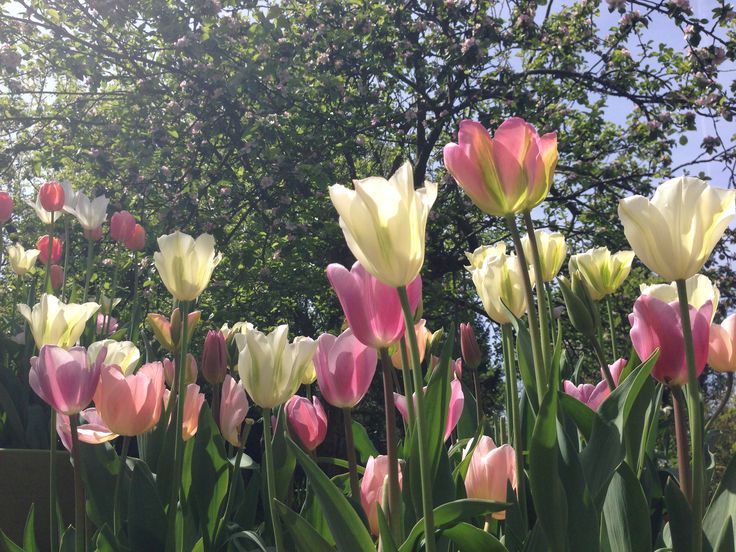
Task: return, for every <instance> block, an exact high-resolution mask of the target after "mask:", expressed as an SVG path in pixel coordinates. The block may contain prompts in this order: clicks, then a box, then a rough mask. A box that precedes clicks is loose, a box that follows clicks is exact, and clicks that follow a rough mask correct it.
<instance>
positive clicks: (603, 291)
mask: <svg viewBox="0 0 736 552" xmlns="http://www.w3.org/2000/svg"><path fill="white" fill-rule="evenodd" d="M633 260H634V252H633V251H619V252H618V253H614V254H613V255H611V252H610V251H609V250H608V248H607V247H597V248H595V249H590V250H588V251H586V252H585V253H580V254H578V255H573V256H572V257H570V262H569V264H568V269H569V270H570V275H571V276H572V274H573V273H575V272H577V273H578V274H579V275H580V278H581V279H582V281H583V282H584V283H585V287H586V288H588V293H590V297H591V299H593V300H594V301H598V300H600V299H602V298H603V297H605V296H606V295H610V294H611V293H613V292H614V291H616V290H617V289H618V288H619V287H621V284H623V283H624V280H626V278H627V277H628V275H629V272H631V261H633Z"/></svg>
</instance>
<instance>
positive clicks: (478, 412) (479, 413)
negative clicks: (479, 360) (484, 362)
mask: <svg viewBox="0 0 736 552" xmlns="http://www.w3.org/2000/svg"><path fill="white" fill-rule="evenodd" d="M470 373H471V375H472V376H473V392H474V393H475V419H476V420H477V421H478V425H480V424H481V421H482V419H483V407H482V406H481V402H480V401H481V399H480V376H479V375H478V369H477V368H475V369H473V370H471V371H470Z"/></svg>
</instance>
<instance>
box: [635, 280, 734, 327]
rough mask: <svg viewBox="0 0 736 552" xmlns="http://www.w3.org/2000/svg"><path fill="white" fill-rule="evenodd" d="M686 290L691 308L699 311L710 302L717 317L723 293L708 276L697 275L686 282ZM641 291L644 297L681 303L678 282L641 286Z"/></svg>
mask: <svg viewBox="0 0 736 552" xmlns="http://www.w3.org/2000/svg"><path fill="white" fill-rule="evenodd" d="M685 288H686V290H687V302H688V304H689V305H690V306H691V307H695V308H696V309H699V308H700V307H702V306H703V305H705V303H707V302H708V301H710V302H711V305H713V317H715V315H716V310H717V308H718V302H719V301H720V299H721V292H720V291H718V288H717V287H716V286H714V285H713V282H711V281H710V280H709V279H708V277H707V276H703V275H702V274H696V275H695V276H693V277H691V278H688V279H687V280H685ZM639 289H640V290H641V293H642V295H651V296H652V297H656V298H657V299H659V300H660V301H664V302H665V303H672V302H673V301H679V297H678V295H677V283H676V282H672V283H671V284H654V285H646V284H641V285H640V286H639ZM711 321H712V319H711Z"/></svg>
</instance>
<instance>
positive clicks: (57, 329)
mask: <svg viewBox="0 0 736 552" xmlns="http://www.w3.org/2000/svg"><path fill="white" fill-rule="evenodd" d="M99 308H100V305H98V304H97V303H84V304H82V305H77V304H74V303H70V304H68V305H67V304H64V303H62V302H61V301H59V299H57V298H56V297H54V296H53V295H48V294H46V293H44V294H43V295H41V301H40V302H39V303H36V304H35V305H34V306H33V309H31V308H30V307H28V305H23V304H19V305H18V312H20V314H21V315H22V316H23V318H25V319H26V320H27V321H28V325H29V326H30V328H31V333H32V334H33V339H35V341H36V346H37V347H39V348H40V347H43V346H44V345H58V346H59V347H62V348H64V349H69V348H70V347H73V346H74V345H75V344H76V343H77V341H79V338H80V336H81V335H82V332H83V331H84V326H85V324H86V323H87V320H89V319H90V318H91V317H92V315H94V314H95V312H97V310H98V309H99Z"/></svg>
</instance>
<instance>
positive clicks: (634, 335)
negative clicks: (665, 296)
mask: <svg viewBox="0 0 736 552" xmlns="http://www.w3.org/2000/svg"><path fill="white" fill-rule="evenodd" d="M712 311H713V307H712V303H711V301H707V302H705V303H704V304H703V306H702V307H700V310H696V309H695V308H694V307H692V306H690V326H691V329H692V334H693V344H694V347H695V372H696V374H697V375H698V376H700V374H702V373H703V369H704V368H705V361H706V360H707V358H708V337H709V330H710V321H711V313H712ZM629 322H630V323H631V331H630V332H629V334H630V336H631V341H632V343H633V344H634V349H635V350H636V354H637V355H639V358H641V359H642V360H643V359H647V358H649V356H650V355H651V354H652V353H653V352H654V351H655V350H656V349H657V348H659V349H660V351H659V358H658V359H657V363H656V364H655V365H654V368H653V369H652V376H653V377H654V378H655V379H657V380H658V381H661V382H662V383H666V384H669V385H683V384H685V383H687V360H686V358H685V338H684V337H683V333H682V322H681V320H680V306H679V303H678V302H677V301H673V302H672V303H669V304H667V303H665V302H663V301H660V300H659V299H657V298H655V297H652V296H650V295H641V296H640V297H639V298H638V299H637V300H636V302H635V303H634V312H633V313H632V314H630V315H629Z"/></svg>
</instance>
